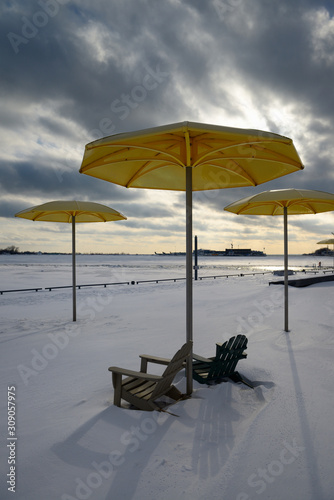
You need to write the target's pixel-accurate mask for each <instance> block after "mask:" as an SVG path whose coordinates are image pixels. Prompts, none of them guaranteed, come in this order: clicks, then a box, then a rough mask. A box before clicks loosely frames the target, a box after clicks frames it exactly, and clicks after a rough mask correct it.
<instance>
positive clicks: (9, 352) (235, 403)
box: [0, 255, 334, 500]
mask: <svg viewBox="0 0 334 500" xmlns="http://www.w3.org/2000/svg"><path fill="white" fill-rule="evenodd" d="M319 260H321V266H322V268H326V267H329V266H331V265H332V263H333V259H332V257H322V258H317V257H315V256H290V257H289V268H291V269H294V270H295V271H298V272H297V276H298V277H303V275H304V273H303V270H306V271H307V275H308V276H309V275H311V274H309V273H311V272H318V273H319V272H321V271H322V269H319ZM199 265H200V269H199V278H200V279H198V280H197V281H194V283H193V285H194V310H193V317H194V346H193V349H194V352H196V353H198V354H200V355H202V356H213V355H214V354H215V344H216V343H217V342H224V341H225V340H228V339H229V338H230V337H231V336H233V335H236V334H239V333H241V334H244V335H246V336H247V338H248V348H247V359H244V360H241V361H240V362H239V363H238V366H237V369H238V371H239V372H240V373H241V374H243V375H244V376H245V377H247V379H249V380H251V381H252V383H253V386H254V388H253V389H252V388H250V387H247V386H246V385H244V384H237V383H234V382H232V381H228V382H224V383H221V384H218V385H210V386H208V385H201V384H199V383H197V382H194V392H193V394H192V397H191V398H190V399H186V400H184V401H179V402H177V403H176V404H173V405H172V406H170V407H167V408H166V409H167V410H168V411H169V412H170V413H167V412H157V411H154V412H141V411H137V410H135V409H129V408H128V405H127V403H126V402H125V401H123V402H122V408H118V407H116V406H114V405H113V392H114V391H113V387H112V383H111V374H110V372H109V371H108V367H109V366H111V365H117V366H121V367H124V368H129V369H132V370H138V369H139V367H140V360H139V354H142V353H148V354H153V355H156V356H162V357H172V356H173V354H174V353H175V352H176V351H177V350H178V349H179V348H180V347H181V345H182V344H183V343H184V342H185V340H186V339H185V322H186V317H185V280H184V279H183V278H184V276H185V258H182V257H171V256H130V255H119V256H116V255H115V256H93V255H92V256H90V255H78V256H77V284H78V285H80V284H81V285H85V284H86V285H87V284H91V285H96V286H91V287H83V288H80V290H77V321H76V322H73V321H72V290H71V287H70V285H71V256H70V255H68V256H64V255H55V256H50V255H18V256H9V255H8V256H0V272H1V289H3V290H8V289H24V288H32V287H39V288H41V290H39V291H38V292H36V291H29V292H13V293H4V294H3V295H0V322H1V328H0V342H1V368H0V369H1V380H2V384H1V395H0V396H1V398H0V404H1V436H2V445H1V446H2V448H1V450H0V464H1V471H2V472H1V478H0V491H1V493H0V496H1V498H4V499H7V498H16V499H19V500H21V499H22V500H23V499H24V500H35V499H37V498H38V499H39V498H41V499H44V498H48V499H50V500H73V499H78V500H79V499H92V500H111V499H112V500H114V499H116V500H118V499H124V500H142V499H144V498H145V499H161V500H165V499H166V500H167V499H170V498H173V499H176V500H179V499H180V500H181V499H184V500H191V499H199V500H201V499H205V498H212V499H217V500H218V499H219V500H220V499H224V500H225V499H226V500H248V499H255V498H265V499H266V500H267V499H274V500H290V499H291V500H292V499H293V500H295V499H296V498H303V500H314V499H316V500H332V499H333V491H334V478H333V473H332V464H331V459H332V456H333V451H334V437H333V435H332V433H331V431H330V422H331V421H332V416H333V413H334V398H333V375H334V367H333V354H334V282H325V283H317V284H314V285H311V286H308V287H305V288H295V287H289V327H290V331H289V332H284V331H283V324H284V309H283V287H282V286H281V285H277V286H269V281H273V280H275V279H279V278H277V277H275V276H273V274H272V272H273V271H274V270H276V269H282V268H283V256H270V255H268V256H267V257H253V258H251V257H242V258H236V257H231V258H227V257H226V258H215V257H210V258H206V259H199ZM214 276H216V278H214ZM226 276H228V277H226ZM174 278H175V279H176V280H175V281H174V280H173V279H174ZM159 279H160V280H166V281H160V282H158V283H157V282H155V280H159ZM120 282H122V283H124V284H118V285H114V284H113V285H108V286H104V285H105V284H107V283H120ZM127 283H129V284H127ZM132 283H134V284H132ZM97 285H98V286H97ZM56 286H59V287H61V286H68V288H58V289H53V290H51V291H49V290H48V289H47V287H56ZM161 368H162V367H160V366H159V365H153V364H152V365H149V371H150V373H156V374H160V373H161V372H162V371H163V369H161ZM174 383H175V385H176V386H177V387H178V388H179V389H180V390H181V391H183V392H184V391H185V386H186V384H185V373H184V371H181V372H179V374H178V375H177V376H176V378H175V382H174ZM9 424H10V425H9ZM9 428H10V429H9ZM9 432H12V433H13V434H9ZM10 488H12V489H10ZM14 492H15V495H13V493H14Z"/></svg>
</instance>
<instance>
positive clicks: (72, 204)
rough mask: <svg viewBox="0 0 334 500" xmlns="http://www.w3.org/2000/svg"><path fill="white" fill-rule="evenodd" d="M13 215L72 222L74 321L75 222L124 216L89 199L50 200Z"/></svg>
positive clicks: (106, 219)
mask: <svg viewBox="0 0 334 500" xmlns="http://www.w3.org/2000/svg"><path fill="white" fill-rule="evenodd" d="M15 217H22V218H23V219H30V220H33V221H36V220H38V221H48V222H68V223H72V288H73V321H76V273H75V224H76V222H108V221H116V220H124V219H126V217H125V216H124V215H122V214H121V213H120V212H117V210H114V209H113V208H109V207H107V206H106V205H101V204H100V203H93V202H91V201H50V202H48V203H43V204H42V205H37V206H35V207H30V208H27V209H26V210H22V211H21V212H18V213H17V214H15Z"/></svg>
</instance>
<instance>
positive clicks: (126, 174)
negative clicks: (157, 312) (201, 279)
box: [80, 122, 303, 394]
mask: <svg viewBox="0 0 334 500" xmlns="http://www.w3.org/2000/svg"><path fill="white" fill-rule="evenodd" d="M302 168H303V166H302V164H301V161H300V158H299V156H298V154H297V151H296V150H295V147H294V145H293V143H292V140H291V139H289V138H287V137H283V136H280V135H277V134H272V133H270V132H262V131H258V130H246V129H237V128H230V127H220V126H216V125H206V124H200V123H192V122H182V123H174V124H171V125H164V126H161V127H155V128H151V129H145V130H140V131H136V132H129V133H123V134H117V135H114V136H110V137H105V138H103V139H100V140H98V141H95V142H91V143H90V144H87V145H86V148H85V153H84V157H83V161H82V165H81V168H80V173H84V174H88V175H91V176H93V177H98V178H100V179H103V180H106V181H109V182H113V183H115V184H119V185H121V186H125V187H128V188H129V187H133V188H147V189H164V190H174V191H185V192H186V325H187V326H186V329H187V335H186V340H187V341H192V339H193V334H192V330H193V325H192V307H193V306H192V192H193V191H204V190H209V189H210V190H211V189H224V188H233V187H241V186H256V185H257V184H262V183H263V182H267V181H269V180H272V179H275V178H277V177H281V176H282V175H286V174H289V173H291V172H295V171H298V170H301V169H302ZM191 392H192V361H191V357H190V358H189V361H188V363H187V393H188V394H191Z"/></svg>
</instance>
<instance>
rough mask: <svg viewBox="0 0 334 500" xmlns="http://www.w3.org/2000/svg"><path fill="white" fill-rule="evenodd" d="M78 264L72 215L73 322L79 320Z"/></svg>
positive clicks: (73, 216) (73, 217)
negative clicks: (77, 294) (77, 295)
mask: <svg viewBox="0 0 334 500" xmlns="http://www.w3.org/2000/svg"><path fill="white" fill-rule="evenodd" d="M75 266H76V264H75V215H72V290H73V293H72V296H73V321H76V320H77V298H76V293H77V288H76V267H75Z"/></svg>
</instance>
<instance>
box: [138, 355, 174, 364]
mask: <svg viewBox="0 0 334 500" xmlns="http://www.w3.org/2000/svg"><path fill="white" fill-rule="evenodd" d="M139 357H140V358H142V359H147V361H150V362H151V363H158V364H159V365H168V363H169V362H170V359H168V358H159V357H158V356H150V355H149V354H140V355H139Z"/></svg>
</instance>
